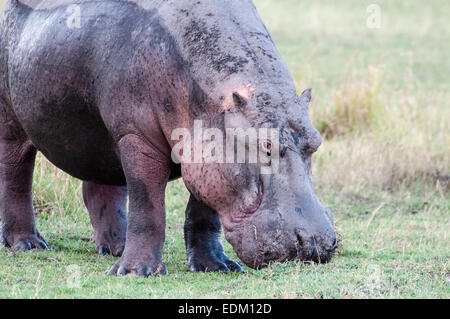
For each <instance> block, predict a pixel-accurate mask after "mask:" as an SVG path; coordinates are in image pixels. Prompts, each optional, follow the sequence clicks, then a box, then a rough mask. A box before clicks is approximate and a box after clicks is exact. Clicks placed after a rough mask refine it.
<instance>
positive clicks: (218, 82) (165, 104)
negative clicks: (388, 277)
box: [0, 0, 337, 276]
mask: <svg viewBox="0 0 450 319" xmlns="http://www.w3.org/2000/svg"><path fill="white" fill-rule="evenodd" d="M73 3H76V4H78V5H79V8H80V13H81V20H80V22H81V23H80V28H76V27H75V28H74V27H73V24H72V27H69V26H70V24H69V25H68V24H67V21H68V19H71V14H73V12H74V11H73V10H72V9H69V10H68V5H70V4H73ZM310 100H311V91H310V90H306V91H305V92H304V93H303V94H302V95H301V96H298V95H297V94H296V90H295V87H294V83H293V80H292V78H291V76H290V74H289V72H288V70H287V68H286V66H285V64H284V63H283V62H282V60H281V58H280V55H279V53H278V52H277V50H276V48H275V45H274V43H273V41H272V39H271V37H270V35H269V33H268V31H267V29H266V28H265V26H264V24H263V22H262V21H261V19H260V17H259V15H258V13H257V11H256V9H255V7H254V5H253V3H252V2H251V1H250V0H233V1H224V0H199V1H190V0H189V1H187V0H186V1H185V0H178V1H174V0H154V1H69V0H63V1H48V0H44V1H36V0H23V1H18V0H10V1H8V3H7V5H6V7H5V9H4V11H3V12H2V14H1V15H0V176H1V179H0V210H1V213H2V236H1V238H2V242H3V244H4V245H6V246H9V247H13V248H16V249H23V250H27V249H32V248H42V249H46V248H48V245H47V243H46V242H45V240H44V239H43V238H42V237H41V235H40V234H39V232H38V231H37V229H36V225H35V221H34V212H33V207H32V194H31V181H32V173H33V166H34V159H35V154H36V152H37V151H40V152H42V153H43V154H44V155H45V156H46V157H47V158H48V159H49V160H50V161H51V162H52V163H54V164H55V165H56V166H58V167H59V168H61V169H62V170H64V171H66V172H67V173H69V174H71V175H72V176H74V177H76V178H79V179H81V180H83V181H84V183H83V197H84V200H85V203H86V206H87V208H88V211H89V213H90V217H91V221H92V224H93V227H94V235H95V240H96V243H97V247H98V249H99V251H100V252H101V253H111V254H113V255H115V256H121V259H120V260H119V262H118V263H117V264H116V265H115V266H114V267H113V268H112V269H111V271H110V273H111V274H118V275H126V274H128V273H134V274H137V275H142V276H148V275H150V274H165V273H166V272H167V270H166V268H165V266H164V264H163V263H162V247H163V244H164V238H165V209H164V191H165V188H166V185H167V182H168V181H169V180H172V179H175V178H178V177H182V178H183V180H184V182H185V184H186V186H187V188H188V189H189V191H190V192H191V198H190V200H189V204H188V207H187V210H186V224H185V240H186V248H187V255H188V264H189V268H190V270H192V271H218V270H220V271H228V270H241V268H240V266H239V265H238V264H237V263H235V262H234V261H232V260H230V259H229V258H228V257H227V256H226V255H225V254H224V251H223V247H222V244H221V242H220V231H221V225H223V228H224V231H225V235H226V238H227V240H228V241H229V242H230V243H231V245H232V246H233V248H234V250H235V251H236V253H237V254H238V256H239V258H240V259H241V260H242V261H243V262H244V263H245V264H246V265H248V266H250V267H253V268H260V267H263V266H265V265H267V264H268V263H269V262H271V261H276V260H279V261H283V260H292V259H301V260H305V261H310V260H313V261H317V262H327V261H329V260H330V259H331V257H332V255H333V253H334V251H335V249H336V247H337V240H336V234H335V232H334V229H333V220H332V215H331V213H330V212H329V211H328V210H327V209H326V208H325V207H323V206H322V205H321V204H320V202H319V200H318V199H317V197H316V195H315V193H314V190H313V185H312V180H311V155H312V154H313V153H314V152H315V151H316V150H317V148H318V147H319V146H320V144H321V138H320V135H319V133H318V132H317V130H316V129H314V127H313V126H312V124H311V122H310V119H309V115H308V105H309V103H310ZM194 120H203V122H204V124H203V125H204V127H216V128H219V129H220V130H222V131H223V132H225V129H226V128H230V127H244V128H247V127H255V128H259V127H262V126H268V127H274V128H277V129H279V130H280V134H281V135H280V141H279V142H280V152H279V154H272V155H271V156H274V157H275V156H276V157H277V158H278V160H279V169H278V171H276V172H275V173H274V174H271V175H262V174H261V173H260V168H261V167H260V166H261V165H263V164H182V165H176V164H174V163H173V162H172V161H171V149H172V147H173V146H174V145H175V144H176V143H177V142H178V141H173V140H171V138H170V137H171V134H172V132H173V130H174V129H175V128H192V127H193V123H194ZM267 142H271V143H275V142H276V141H260V143H265V145H267ZM127 195H128V197H129V207H128V218H127V215H126V207H125V203H126V198H127ZM125 230H126V234H125ZM125 239H126V244H125Z"/></svg>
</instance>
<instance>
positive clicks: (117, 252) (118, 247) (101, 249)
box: [97, 242, 125, 257]
mask: <svg viewBox="0 0 450 319" xmlns="http://www.w3.org/2000/svg"><path fill="white" fill-rule="evenodd" d="M124 249H125V242H120V243H101V244H98V245H97V251H98V253H99V254H100V255H112V256H114V257H121V256H122V253H123V251H124Z"/></svg>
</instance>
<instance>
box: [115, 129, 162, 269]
mask: <svg viewBox="0 0 450 319" xmlns="http://www.w3.org/2000/svg"><path fill="white" fill-rule="evenodd" d="M119 148H120V154H121V160H122V165H123V168H124V172H125V176H126V179H127V187H128V196H129V209H128V210H129V213H128V227H127V235H126V243H125V250H124V252H123V254H122V257H121V258H120V261H119V262H118V263H117V264H115V265H114V266H113V267H112V268H111V270H110V271H109V274H110V275H119V276H124V275H127V274H135V275H138V276H145V277H147V276H149V275H151V274H160V275H165V274H167V269H166V266H165V265H164V264H163V263H162V249H163V245H164V240H165V227H166V221H165V208H164V192H165V188H166V185H167V182H168V180H169V176H170V164H169V163H170V162H168V159H167V158H166V157H165V156H163V155H162V154H161V153H160V152H159V151H158V150H156V149H154V148H152V147H149V146H148V145H147V143H146V142H143V141H142V140H141V139H140V138H139V137H137V136H135V135H127V136H125V137H123V138H122V139H121V140H120V142H119Z"/></svg>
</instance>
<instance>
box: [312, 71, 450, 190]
mask: <svg viewBox="0 0 450 319" xmlns="http://www.w3.org/2000/svg"><path fill="white" fill-rule="evenodd" d="M381 74H382V72H381V69H379V68H374V67H371V68H370V69H369V71H368V74H367V79H366V80H364V79H363V80H357V79H354V78H353V79H350V80H348V81H346V82H343V83H342V84H341V86H340V87H339V88H338V89H337V90H336V91H334V93H333V103H332V104H331V105H329V106H326V107H323V108H319V109H314V108H312V117H313V120H314V122H315V125H316V126H317V128H318V129H319V130H320V131H321V133H322V134H323V135H324V136H325V137H326V139H325V141H324V145H323V147H321V148H320V149H319V151H318V153H317V154H316V155H315V158H314V159H315V174H314V176H315V179H316V181H317V183H318V184H320V185H321V186H327V187H330V188H338V189H342V188H345V189H347V190H351V191H354V192H356V193H358V192H359V191H361V190H363V189H367V188H374V189H377V190H379V189H393V188H395V187H397V186H400V185H402V186H407V187H408V186H412V185H413V184H414V183H415V182H419V183H427V184H430V183H432V184H435V183H437V184H439V185H438V187H441V189H443V190H444V191H445V190H448V185H449V183H448V182H449V175H450V153H449V149H450V134H449V128H450V108H449V107H443V106H444V105H445V103H448V102H447V101H448V96H444V95H437V96H436V95H435V96H426V95H423V94H417V92H412V90H411V89H408V88H405V89H403V90H401V91H397V92H389V93H385V92H384V91H383V86H382V85H381V81H382V80H381V79H382V77H381Z"/></svg>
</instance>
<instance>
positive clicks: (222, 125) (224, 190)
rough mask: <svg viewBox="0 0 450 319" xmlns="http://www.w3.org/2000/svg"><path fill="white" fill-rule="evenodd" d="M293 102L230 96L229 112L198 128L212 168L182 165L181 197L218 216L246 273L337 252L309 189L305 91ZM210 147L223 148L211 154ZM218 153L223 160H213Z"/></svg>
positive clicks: (314, 138)
mask: <svg viewBox="0 0 450 319" xmlns="http://www.w3.org/2000/svg"><path fill="white" fill-rule="evenodd" d="M294 95H295V96H293V97H291V98H290V99H288V98H284V97H279V98H276V96H275V95H270V94H267V93H261V94H253V95H252V97H247V96H245V95H244V96H243V95H242V94H240V93H238V92H234V93H233V94H232V95H231V97H230V101H231V105H232V106H231V107H227V108H225V109H224V110H223V112H222V113H221V116H220V117H219V118H214V117H211V118H210V119H205V121H204V123H203V125H204V126H205V125H206V126H208V127H209V128H213V129H212V130H211V131H207V130H204V131H203V137H204V139H203V142H202V143H203V156H205V153H210V154H211V153H212V154H215V155H216V156H215V160H213V161H210V162H209V163H208V162H202V163H200V162H197V163H184V164H183V165H182V172H183V179H184V181H185V183H186V185H187V187H188V189H189V190H190V191H191V193H192V194H193V195H194V196H195V197H197V198H198V199H200V200H202V201H203V202H205V203H206V204H207V205H209V206H210V207H211V208H213V209H215V210H216V211H218V213H219V215H220V218H221V221H222V224H223V226H224V231H225V236H226V238H227V240H228V241H229V242H230V243H231V245H232V246H233V248H234V250H235V251H236V253H237V255H238V256H239V258H240V259H241V260H242V261H243V262H244V263H245V264H246V265H247V266H249V267H251V268H261V267H264V266H265V265H267V264H268V263H269V262H271V261H285V260H296V259H298V260H302V261H314V262H328V261H329V260H330V259H331V257H332V256H333V254H334V251H335V250H336V248H337V246H338V244H337V238H336V233H335V231H334V227H333V217H332V214H331V212H330V211H329V210H328V209H327V208H325V207H324V206H323V205H322V204H321V203H320V201H319V200H318V198H317V197H316V194H315V192H314V188H313V184H312V173H311V156H312V154H313V153H314V152H315V151H316V150H317V149H318V147H319V146H320V145H321V142H322V139H321V136H320V134H319V132H318V131H317V130H316V129H315V128H314V127H313V125H312V124H311V121H310V118H309V114H308V108H309V103H310V100H311V90H310V89H308V90H306V91H305V92H303V94H302V95H301V96H297V95H296V94H294ZM206 123H208V124H206ZM214 128H215V129H214ZM252 129H255V130H253V131H257V133H256V137H255V134H252ZM236 131H237V133H236ZM264 131H265V132H266V133H264V134H258V132H264ZM214 132H215V133H214ZM230 132H234V135H235V136H233V134H231V133H230ZM239 132H240V134H241V135H240V134H239ZM274 132H275V133H276V134H273V133H274ZM242 134H243V135H242ZM197 135H198V133H197ZM230 136H231V137H230ZM213 141H216V142H221V141H223V142H224V143H221V144H222V145H221V146H219V147H218V146H217V144H216V145H215V146H214V147H211V145H210V144H211V143H212V142H213ZM230 142H231V145H232V146H231V147H229V145H230ZM194 148H195V146H194ZM239 150H241V151H242V150H245V155H242V154H238V153H239ZM222 151H223V153H224V154H226V156H224V158H222V157H221V156H217V154H218V153H220V152H222ZM194 152H195V151H194ZM197 152H198V150H197ZM252 152H253V153H257V155H258V156H257V157H258V160H257V161H251V159H252V157H253V158H254V157H255V156H254V155H255V154H252ZM230 154H231V155H235V156H234V157H233V156H231V157H229V155H230ZM239 157H240V159H239ZM230 158H234V160H230Z"/></svg>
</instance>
